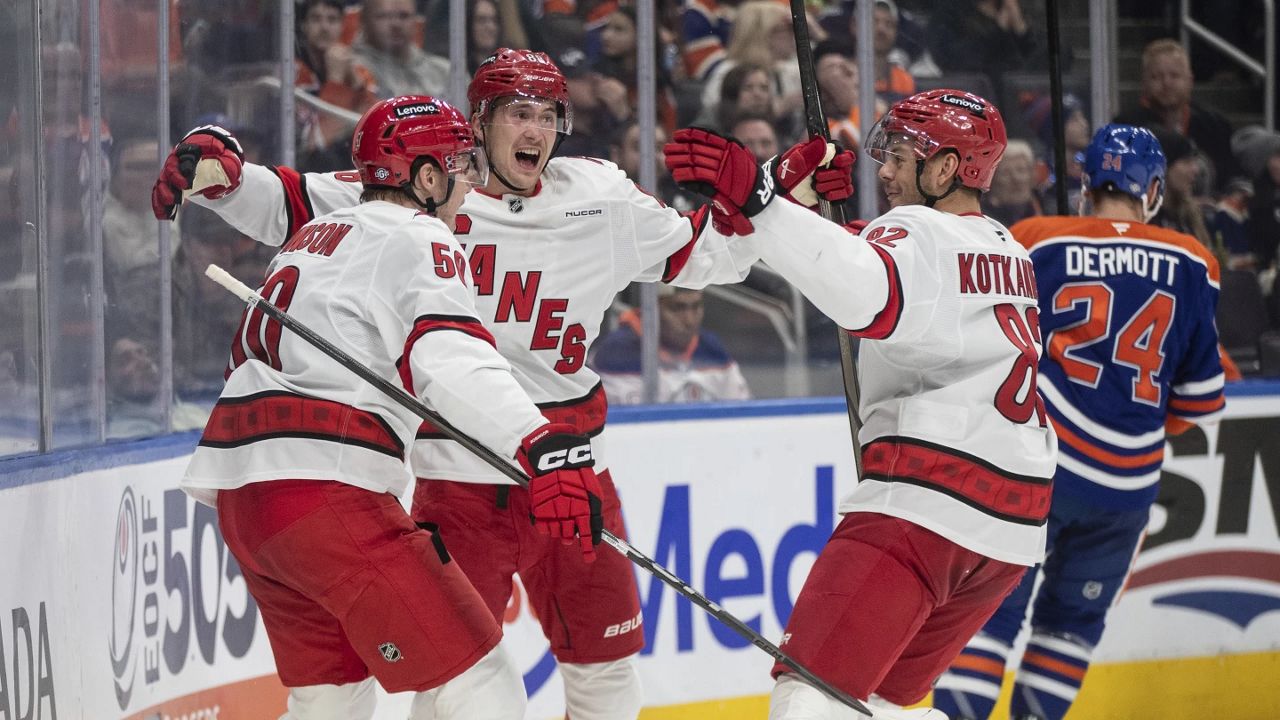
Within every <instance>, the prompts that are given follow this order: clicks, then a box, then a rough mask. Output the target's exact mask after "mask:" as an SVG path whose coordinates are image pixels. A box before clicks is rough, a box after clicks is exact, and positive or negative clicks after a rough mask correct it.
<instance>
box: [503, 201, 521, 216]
mask: <svg viewBox="0 0 1280 720" xmlns="http://www.w3.org/2000/svg"><path fill="white" fill-rule="evenodd" d="M507 209H508V210H510V211H511V213H512V214H513V215H518V214H520V213H521V212H523V211H524V201H523V200H521V199H520V198H518V197H513V198H511V199H510V200H508V201H507Z"/></svg>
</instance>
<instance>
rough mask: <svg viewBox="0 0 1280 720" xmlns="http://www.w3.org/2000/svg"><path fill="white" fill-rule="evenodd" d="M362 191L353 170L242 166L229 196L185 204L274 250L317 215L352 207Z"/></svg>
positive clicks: (193, 199) (196, 198) (195, 198)
mask: <svg viewBox="0 0 1280 720" xmlns="http://www.w3.org/2000/svg"><path fill="white" fill-rule="evenodd" d="M362 188H363V186H362V185H361V184H360V176H359V175H358V174H357V173H356V172H355V171H354V170H345V171H342V172H332V173H299V172H298V171H297V170H294V169H293V168H289V167H283V166H281V167H269V166H264V165H256V164H254V163H245V164H244V170H243V173H242V175H241V180H240V187H238V188H236V189H235V190H234V191H233V192H230V193H228V194H227V195H225V196H224V197H222V198H220V199H217V200H210V199H209V198H206V197H204V196H203V195H198V194H197V195H192V196H191V199H190V202H194V203H196V204H197V205H202V206H204V207H207V208H209V209H210V210H213V211H214V212H216V213H218V215H219V216H220V217H221V218H222V219H223V220H225V221H227V223H228V224H230V225H231V226H232V227H234V228H235V229H237V230H239V231H240V232H242V233H244V234H245V235H248V236H249V237H251V238H253V239H254V240H257V241H258V242H260V243H263V244H266V245H275V246H279V245H282V244H284V241H285V240H287V239H288V238H290V237H292V236H293V234H294V233H295V232H297V230H298V229H299V228H301V227H302V226H303V225H306V224H307V223H309V222H311V221H312V220H314V219H315V218H316V217H319V216H321V215H327V214H329V213H331V212H333V211H335V210H341V209H343V208H349V207H354V206H355V205H357V204H358V203H359V202H360V191H361V190H362Z"/></svg>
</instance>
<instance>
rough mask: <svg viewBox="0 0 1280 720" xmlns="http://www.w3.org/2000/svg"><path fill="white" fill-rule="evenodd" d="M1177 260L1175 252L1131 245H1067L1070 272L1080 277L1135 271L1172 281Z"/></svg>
mask: <svg viewBox="0 0 1280 720" xmlns="http://www.w3.org/2000/svg"><path fill="white" fill-rule="evenodd" d="M1178 260H1179V258H1178V257H1177V256H1176V255H1172V254H1169V253H1163V252H1160V251H1158V250H1148V249H1147V248H1142V247H1134V246H1132V245H1118V246H1114V247H1108V246H1103V247H1087V246H1080V245H1068V246H1067V274H1068V275H1073V276H1077V277H1088V278H1107V277H1111V276H1113V275H1123V274H1126V273H1132V274H1134V275H1138V276H1140V277H1145V278H1149V279H1151V280H1153V281H1155V282H1163V283H1165V284H1167V285H1172V284H1173V276H1174V272H1173V271H1174V270H1175V269H1177V267H1178Z"/></svg>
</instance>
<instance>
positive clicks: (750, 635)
mask: <svg viewBox="0 0 1280 720" xmlns="http://www.w3.org/2000/svg"><path fill="white" fill-rule="evenodd" d="M204 274H205V275H207V276H208V277H209V279H211V280H213V281H214V282H216V283H218V284H219V285H221V286H222V287H224V288H226V289H227V290H228V291H230V292H231V293H232V294H233V295H235V296H236V297H238V298H240V299H241V300H243V301H245V302H246V303H248V304H249V308H250V309H257V310H260V311H262V313H263V314H265V315H267V316H268V317H270V318H271V319H272V320H275V321H276V322H278V323H280V325H281V326H282V327H285V328H288V329H289V330H290V331H291V332H293V333H295V334H297V335H298V336H299V337H301V338H302V339H303V340H306V341H307V342H308V343H310V344H311V345H312V346H314V347H315V348H316V349H317V350H319V351H321V352H323V353H324V354H325V355H328V356H329V357H330V358H331V359H333V360H334V361H335V362H337V363H338V364H339V365H342V366H343V367H345V368H346V369H348V370H350V371H351V372H353V373H355V374H356V375H359V376H360V379H362V380H364V381H365V382H367V383H369V384H371V385H373V386H374V387H376V388H377V389H379V390H381V391H382V392H383V393H385V394H386V396H387V397H389V398H391V399H392V400H394V401H396V402H397V403H398V404H399V405H400V406H401V407H403V408H405V409H406V410H409V411H410V412H412V413H414V414H415V415H417V416H418V417H420V418H422V419H423V420H430V421H431V422H432V423H434V424H435V425H436V426H437V427H438V428H439V429H440V431H441V432H443V433H444V434H445V435H446V436H448V437H449V439H451V440H454V441H455V442H457V443H458V444H460V445H462V446H463V447H465V448H466V449H468V450H470V451H471V452H473V453H475V455H476V456H477V457H479V458H480V459H481V460H484V461H485V462H486V463H488V464H489V465H490V466H491V467H493V469H495V470H497V471H498V472H500V473H502V474H503V475H505V476H507V478H509V479H510V480H512V481H513V482H515V483H516V484H517V485H519V486H520V487H528V486H529V478H528V477H527V476H526V475H525V474H524V473H523V472H521V471H520V470H518V469H517V468H516V467H515V466H514V465H512V464H511V463H509V462H507V461H506V460H504V459H503V458H501V457H500V456H499V455H498V454H497V453H495V452H493V451H492V450H490V449H489V448H487V447H485V446H484V445H481V444H480V443H479V442H477V441H476V440H474V439H472V438H471V437H470V436H468V435H466V434H464V433H463V432H462V431H461V430H458V429H457V428H455V427H454V426H452V425H450V424H449V422H448V421H447V420H445V419H444V418H442V417H440V414H439V413H437V412H436V411H434V410H432V409H431V408H429V407H427V406H426V405H425V404H423V402H422V401H421V400H419V399H418V398H416V397H414V396H413V395H410V394H409V393H408V392H405V390H404V388H402V387H400V386H399V385H397V384H395V383H393V382H391V381H390V380H387V379H386V378H384V377H382V376H381V375H378V374H377V373H375V372H374V371H373V370H370V369H369V367H368V366H367V365H364V364H362V363H360V362H358V361H357V360H356V359H355V358H352V357H351V356H350V355H348V354H347V353H345V352H343V351H342V349H341V348H338V347H337V346H335V345H333V344H332V343H330V342H329V341H328V340H325V339H324V338H323V337H321V336H319V335H317V334H316V333H315V332H314V331H312V330H311V328H309V327H307V326H306V325H304V324H303V323H301V322H299V321H297V320H295V319H294V318H293V317H291V316H290V315H289V314H288V313H286V312H284V311H283V310H281V309H280V308H278V307H276V306H275V305H273V304H271V303H270V302H269V301H267V299H266V298H264V297H262V296H261V295H259V294H258V293H257V292H255V291H254V290H252V289H251V288H250V287H249V286H248V285H245V284H244V283H242V282H240V281H239V280H237V279H235V278H234V277H232V276H231V275H230V274H229V273H228V272H227V271H226V270H223V269H222V268H220V267H218V266H217V265H210V266H209V267H208V268H206V269H205V273H204ZM601 539H603V540H604V542H605V543H606V544H607V545H609V546H610V547H612V548H613V549H614V550H617V551H618V552H620V553H622V554H623V555H625V556H627V558H628V559H630V560H631V562H633V563H635V564H636V565H639V566H640V567H641V568H643V569H644V570H645V571H647V572H648V573H649V574H651V575H653V576H654V577H656V578H658V579H659V580H661V581H662V582H664V583H666V584H667V585H669V586H670V587H671V588H673V589H674V590H675V591H676V592H678V593H680V594H681V595H683V596H684V597H685V598H687V599H689V600H690V601H692V602H693V604H694V605H697V606H698V607H700V608H702V609H703V610H705V611H707V612H708V613H709V614H710V615H711V616H712V617H714V618H715V619H717V620H719V621H720V622H721V623H724V624H725V625H727V626H728V627H729V628H731V629H732V630H733V631H734V632H736V633H738V634H739V635H741V636H742V637H744V638H746V639H747V640H748V641H750V642H751V644H753V645H755V646H756V647H758V648H760V649H761V650H764V651H765V652H766V653H768V654H769V655H770V656H772V657H773V659H775V660H777V661H778V662H780V663H782V664H784V665H786V666H787V667H789V668H791V669H792V670H794V671H795V672H796V674H797V675H799V676H800V677H802V678H804V680H805V681H806V682H808V683H809V684H811V685H813V686H814V687H816V688H817V689H819V690H821V691H822V692H824V693H826V694H827V695H829V696H831V697H832V698H833V699H835V700H838V701H839V702H841V703H844V704H845V705H848V706H849V707H851V708H853V709H854V710H857V711H858V712H860V713H862V714H864V715H872V713H871V711H870V710H868V709H867V707H866V706H865V705H863V704H862V703H861V702H859V701H858V700H856V699H854V698H852V697H850V696H849V695H848V694H846V693H844V692H841V691H840V690H838V689H837V688H835V687H833V686H832V685H829V684H827V683H826V682H824V681H823V680H821V679H820V678H819V677H818V676H817V675H814V674H813V673H812V672H811V671H809V670H808V669H806V668H805V667H804V666H803V665H801V664H800V663H798V662H796V661H795V660H793V659H792V658H791V657H790V656H789V655H787V654H786V653H784V652H783V651H782V649H781V648H779V647H778V646H777V645H774V644H773V643H771V642H769V640H768V639H767V638H765V637H764V636H763V635H761V634H760V633H758V632H756V631H755V630H752V629H751V627H749V626H748V625H747V624H746V623H744V622H742V621H741V620H739V619H738V618H737V617H735V616H733V615H731V614H730V613H728V612H726V611H725V610H724V609H723V608H721V607H720V606H719V605H717V604H715V603H714V602H712V601H711V600H710V599H708V598H707V597H706V596H705V595H703V594H702V593H700V592H698V591H697V590H694V589H693V588H692V587H691V586H689V584H688V583H686V582H685V581H683V580H681V579H680V578H678V577H676V576H675V575H673V574H672V573H671V571H669V570H667V569H666V568H664V567H663V566H661V565H659V564H658V563H657V562H656V561H654V560H653V559H651V558H650V557H649V556H647V555H645V554H644V553H642V552H640V551H639V550H637V549H635V547H633V546H632V545H631V543H629V542H627V541H626V540H623V539H622V538H620V537H618V536H617V535H614V534H613V533H611V532H609V531H608V530H605V531H604V532H603V533H601ZM872 717H876V716H875V715H872ZM879 717H882V718H884V717H885V715H884V714H883V713H882V714H881V715H880V716H879Z"/></svg>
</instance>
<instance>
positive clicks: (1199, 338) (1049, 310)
mask: <svg viewBox="0 0 1280 720" xmlns="http://www.w3.org/2000/svg"><path fill="white" fill-rule="evenodd" d="M1084 173H1085V177H1084V182H1085V192H1086V198H1087V200H1088V201H1089V203H1091V205H1092V210H1091V213H1090V214H1089V215H1087V216H1082V217H1036V218H1029V219H1027V220H1024V221H1022V222H1020V223H1018V224H1017V225H1014V226H1013V228H1012V229H1011V232H1012V233H1013V235H1014V237H1015V238H1016V239H1017V240H1018V241H1019V242H1020V243H1022V244H1023V245H1024V246H1025V247H1026V248H1027V250H1028V251H1029V252H1030V254H1031V260H1032V262H1033V263H1034V265H1035V274H1036V282H1037V285H1038V287H1039V291H1040V327H1041V333H1042V336H1043V337H1044V347H1045V352H1044V356H1043V358H1042V360H1041V362H1040V383H1039V386H1040V390H1041V392H1042V394H1043V395H1044V399H1045V406H1046V408H1047V410H1048V413H1049V418H1050V420H1051V422H1052V423H1053V426H1054V429H1055V430H1056V431H1057V435H1058V442H1059V457H1058V469H1057V472H1056V473H1055V475H1054V490H1053V503H1052V507H1051V509H1050V513H1049V524H1048V548H1047V556H1046V559H1045V562H1044V564H1043V567H1039V568H1032V569H1031V570H1029V571H1028V572H1027V574H1026V575H1025V576H1024V577H1023V580H1022V583H1021V584H1020V585H1019V586H1018V587H1017V588H1016V589H1015V590H1014V591H1013V593H1012V594H1010V595H1009V597H1008V598H1006V599H1005V601H1004V603H1003V604H1002V605H1001V606H1000V609H999V610H997V611H996V613H995V615H993V616H992V618H991V620H989V621H988V622H987V624H986V625H985V626H984V627H983V628H982V630H981V631H979V633H978V634H977V635H976V636H974V638H973V639H972V640H971V641H970V642H969V644H968V645H967V646H966V647H965V649H964V651H963V652H962V653H961V654H960V656H959V657H958V658H957V659H956V660H955V662H954V663H953V664H952V665H951V668H950V669H949V670H948V671H947V672H946V673H945V674H944V675H943V676H942V677H941V678H940V679H939V681H938V683H937V686H936V688H935V694H934V706H935V707H937V708H939V709H941V710H943V711H944V712H946V713H947V714H948V716H950V717H951V718H952V720H985V719H986V718H987V717H988V716H989V715H990V714H991V710H992V708H993V707H994V706H995V703H996V698H997V697H998V696H999V694H1000V685H1001V682H1002V680H1003V678H1004V671H1005V664H1006V660H1007V659H1008V656H1009V653H1010V648H1011V647H1012V646H1013V644H1014V640H1015V639H1016V638H1017V636H1018V633H1019V632H1020V631H1021V628H1022V623H1023V619H1024V618H1025V617H1026V610H1027V606H1028V605H1029V604H1033V608H1032V613H1031V637H1030V638H1029V639H1028V641H1027V648H1026V651H1025V653H1024V654H1023V657H1022V661H1021V663H1020V665H1019V666H1018V667H1017V668H1016V679H1015V685H1014V689H1013V700H1012V704H1011V708H1010V713H1009V716H1010V718H1011V719H1012V720H1059V719H1060V718H1062V717H1063V716H1064V715H1066V713H1067V710H1068V709H1069V708H1070V707H1071V703H1072V701H1073V700H1074V699H1075V696H1076V693H1077V692H1078V691H1079V689H1080V685H1081V683H1082V682H1083V681H1084V677H1085V672H1086V671H1087V670H1088V667H1089V661H1090V658H1091V656H1092V654H1093V650H1094V647H1095V646H1096V645H1097V643H1098V641H1099V640H1100V639H1101V638H1102V632H1103V628H1104V626H1105V624H1106V618H1107V613H1108V612H1109V611H1110V609H1111V608H1112V607H1113V606H1114V604H1115V601H1116V599H1117V598H1118V596H1119V594H1120V591H1121V589H1122V588H1123V587H1124V583H1125V579H1126V578H1127V577H1128V574H1129V571H1130V569H1131V567H1132V565H1133V560H1134V558H1135V557H1136V555H1137V551H1138V547H1139V545H1140V543H1141V540H1142V537H1143V535H1144V532H1145V530H1146V527H1147V522H1148V518H1149V512H1150V508H1151V504H1152V503H1153V502H1154V501H1155V499H1156V490H1157V484H1158V481H1159V478H1160V466H1161V464H1162V462H1163V460H1164V442H1165V435H1166V431H1169V432H1175V433H1176V432H1179V431H1181V430H1184V429H1186V428H1187V427H1189V425H1188V423H1189V422H1196V423H1200V424H1207V423H1212V422H1216V421H1217V418H1218V416H1219V415H1220V414H1221V411H1222V408H1223V405H1224V400H1223V395H1222V388H1223V372H1222V366H1221V364H1220V362H1219V357H1218V337H1217V330H1216V328H1215V327H1214V312H1215V309H1216V307H1217V302H1218V263H1217V261H1216V260H1215V259H1214V257H1213V256H1212V255H1211V254H1210V253H1209V252H1208V250H1206V249H1205V248H1204V246H1202V245H1200V244H1199V243H1198V242H1197V241H1196V240H1195V239H1194V238H1192V237H1191V236H1189V235H1184V234H1182V233H1177V232H1172V231H1170V230H1166V229H1163V228H1158V227H1153V226H1151V225H1148V224H1146V221H1147V220H1149V219H1150V218H1151V216H1152V215H1154V214H1155V212H1156V211H1157V210H1158V209H1159V206H1160V203H1161V200H1162V198H1163V187H1164V175H1165V159H1164V154H1163V152H1162V151H1161V149H1160V143H1159V141H1158V140H1156V138H1155V136H1154V135H1153V134H1152V133H1151V132H1149V131H1148V130H1146V129H1145V128H1139V127H1134V126H1132V125H1119V124H1113V125H1108V126H1106V127H1104V128H1102V129H1100V130H1099V131H1098V132H1097V134H1095V135H1094V138H1093V142H1092V143H1091V144H1090V145H1089V147H1088V148H1087V149H1086V151H1085V161H1084ZM1040 570H1042V571H1043V573H1044V581H1043V583H1042V584H1041V586H1040V588H1039V590H1038V591H1037V592H1036V594H1035V595H1034V597H1033V595H1032V589H1033V588H1034V587H1035V579H1036V573H1037V571H1040ZM1033 601H1034V603H1033Z"/></svg>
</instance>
